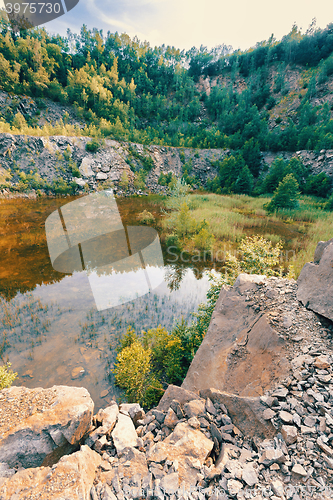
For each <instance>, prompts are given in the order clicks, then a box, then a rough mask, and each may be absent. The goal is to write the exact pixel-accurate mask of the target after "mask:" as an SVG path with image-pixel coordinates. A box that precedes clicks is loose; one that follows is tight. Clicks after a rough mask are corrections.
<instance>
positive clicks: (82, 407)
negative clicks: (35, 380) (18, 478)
mask: <svg viewBox="0 0 333 500" xmlns="http://www.w3.org/2000/svg"><path fill="white" fill-rule="evenodd" d="M93 411H94V402H93V400H92V399H91V397H90V395H89V392H88V391H87V390H86V389H84V388H83V387H66V386H54V387H51V388H50V389H42V388H36V389H27V388H26V387H15V386H14V387H11V388H10V389H4V390H2V391H1V392H0V463H1V462H5V463H7V464H8V465H9V466H10V467H24V468H28V467H38V466H40V465H52V464H53V463H55V462H57V460H59V458H60V457H61V456H62V455H64V454H65V453H69V452H71V451H73V450H74V449H75V448H76V447H77V446H78V444H79V442H80V440H81V439H82V437H83V436H84V435H85V434H86V433H87V432H88V431H89V429H90V427H91V423H92V416H93Z"/></svg>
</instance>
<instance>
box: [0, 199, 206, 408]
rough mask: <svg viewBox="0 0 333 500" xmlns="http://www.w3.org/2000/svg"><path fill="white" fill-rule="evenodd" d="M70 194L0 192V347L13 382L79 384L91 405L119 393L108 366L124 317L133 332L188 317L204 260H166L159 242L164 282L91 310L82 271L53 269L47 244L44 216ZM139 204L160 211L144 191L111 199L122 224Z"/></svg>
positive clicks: (197, 299) (200, 286)
mask: <svg viewBox="0 0 333 500" xmlns="http://www.w3.org/2000/svg"><path fill="white" fill-rule="evenodd" d="M74 199H75V198H67V199H43V200H27V199H13V200H0V255H1V264H0V354H1V358H2V361H6V360H9V361H10V362H11V363H12V368H13V369H14V370H15V371H17V372H18V374H19V379H18V380H17V381H16V382H15V383H16V384H17V385H19V384H21V385H25V386H27V387H39V386H41V387H50V386H52V385H54V384H63V385H76V386H83V387H86V388H87V389H88V391H89V392H90V394H91V396H92V398H93V400H94V401H95V405H96V408H97V409H98V408H99V407H101V406H103V405H105V404H106V401H110V400H111V399H112V398H115V397H117V396H118V394H119V393H118V391H117V388H116V387H115V386H114V379H113V375H112V373H111V369H112V367H113V366H114V362H115V357H116V353H115V348H116V346H117V342H118V341H117V339H118V338H119V336H120V335H122V334H123V333H124V332H125V331H126V328H127V326H128V325H132V326H133V327H134V328H135V329H136V331H138V332H140V331H141V330H142V329H147V328H153V327H156V326H158V325H162V326H164V327H165V328H167V329H168V330H169V329H170V328H171V327H172V326H173V325H174V324H175V322H176V321H177V320H179V319H181V318H182V317H183V318H184V319H185V321H190V320H191V318H192V314H191V313H192V312H193V311H195V310H196V309H197V307H198V304H199V303H201V302H203V301H204V300H205V297H206V292H207V290H208V288H209V280H208V276H207V272H206V271H207V270H208V268H206V267H205V266H203V267H202V268H201V269H200V271H199V272H197V271H196V270H195V269H191V267H188V268H186V267H184V265H182V266H181V267H177V266H176V265H175V264H170V263H168V255H167V253H166V249H165V248H163V247H162V248H163V256H164V263H165V266H164V268H163V269H162V270H163V274H164V280H163V282H162V283H161V284H160V285H159V286H158V287H157V288H155V289H154V290H153V291H152V292H150V293H147V294H145V295H144V296H142V297H139V298H137V299H135V300H131V301H129V302H126V303H125V304H122V305H118V306H116V307H113V308H109V309H105V310H102V311H98V310H97V308H96V304H95V300H94V296H93V293H92V289H91V287H90V284H89V281H88V276H87V274H86V273H85V272H74V273H73V274H63V273H60V272H57V271H55V270H54V269H53V267H52V264H51V261H50V257H49V252H48V248H47V242H46V236H45V220H46V219H47V217H48V216H49V215H50V214H51V213H53V212H54V211H55V210H56V209H58V208H59V207H62V206H64V205H65V204H67V203H69V202H71V201H73V200H74ZM145 208H146V209H148V210H149V211H150V212H151V213H153V215H154V216H155V217H156V218H157V220H159V219H160V218H161V217H162V213H161V209H160V206H159V205H158V203H156V201H153V200H151V199H147V198H134V199H122V200H118V209H119V212H120V215H121V219H122V222H123V224H125V225H132V226H136V225H138V221H137V215H138V213H140V212H142V211H143V210H144V209H145ZM105 391H108V394H107V396H104V398H102V397H101V394H103V395H104V394H105Z"/></svg>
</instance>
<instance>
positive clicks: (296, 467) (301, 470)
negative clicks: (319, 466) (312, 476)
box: [291, 464, 308, 477]
mask: <svg viewBox="0 0 333 500" xmlns="http://www.w3.org/2000/svg"><path fill="white" fill-rule="evenodd" d="M291 472H293V473H294V474H296V475H297V476H302V477H306V476H307V475H308V473H307V472H306V470H305V469H304V467H303V466H302V465H301V464H295V465H294V467H293V468H292V469H291Z"/></svg>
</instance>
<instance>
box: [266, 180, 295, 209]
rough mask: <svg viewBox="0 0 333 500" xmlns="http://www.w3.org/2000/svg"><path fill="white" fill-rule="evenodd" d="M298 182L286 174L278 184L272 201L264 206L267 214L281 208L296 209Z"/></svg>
mask: <svg viewBox="0 0 333 500" xmlns="http://www.w3.org/2000/svg"><path fill="white" fill-rule="evenodd" d="M298 188H299V186H298V182H297V180H296V179H295V177H294V175H293V174H288V175H286V177H284V178H283V179H282V181H281V182H280V183H279V185H278V187H277V189H276V190H275V192H274V195H273V198H272V200H271V201H270V202H269V203H268V205H267V206H266V208H267V210H268V212H274V211H275V210H280V209H283V208H286V209H289V210H292V209H294V208H297V207H298V197H299V190H298Z"/></svg>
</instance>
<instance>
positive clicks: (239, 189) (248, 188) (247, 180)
mask: <svg viewBox="0 0 333 500" xmlns="http://www.w3.org/2000/svg"><path fill="white" fill-rule="evenodd" d="M253 182H254V179H253V175H252V174H251V172H250V169H249V167H248V166H247V165H244V167H243V168H242V170H241V172H240V174H239V176H238V177H237V180H236V182H235V187H234V191H235V193H239V194H248V195H250V194H251V193H252V190H253Z"/></svg>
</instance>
